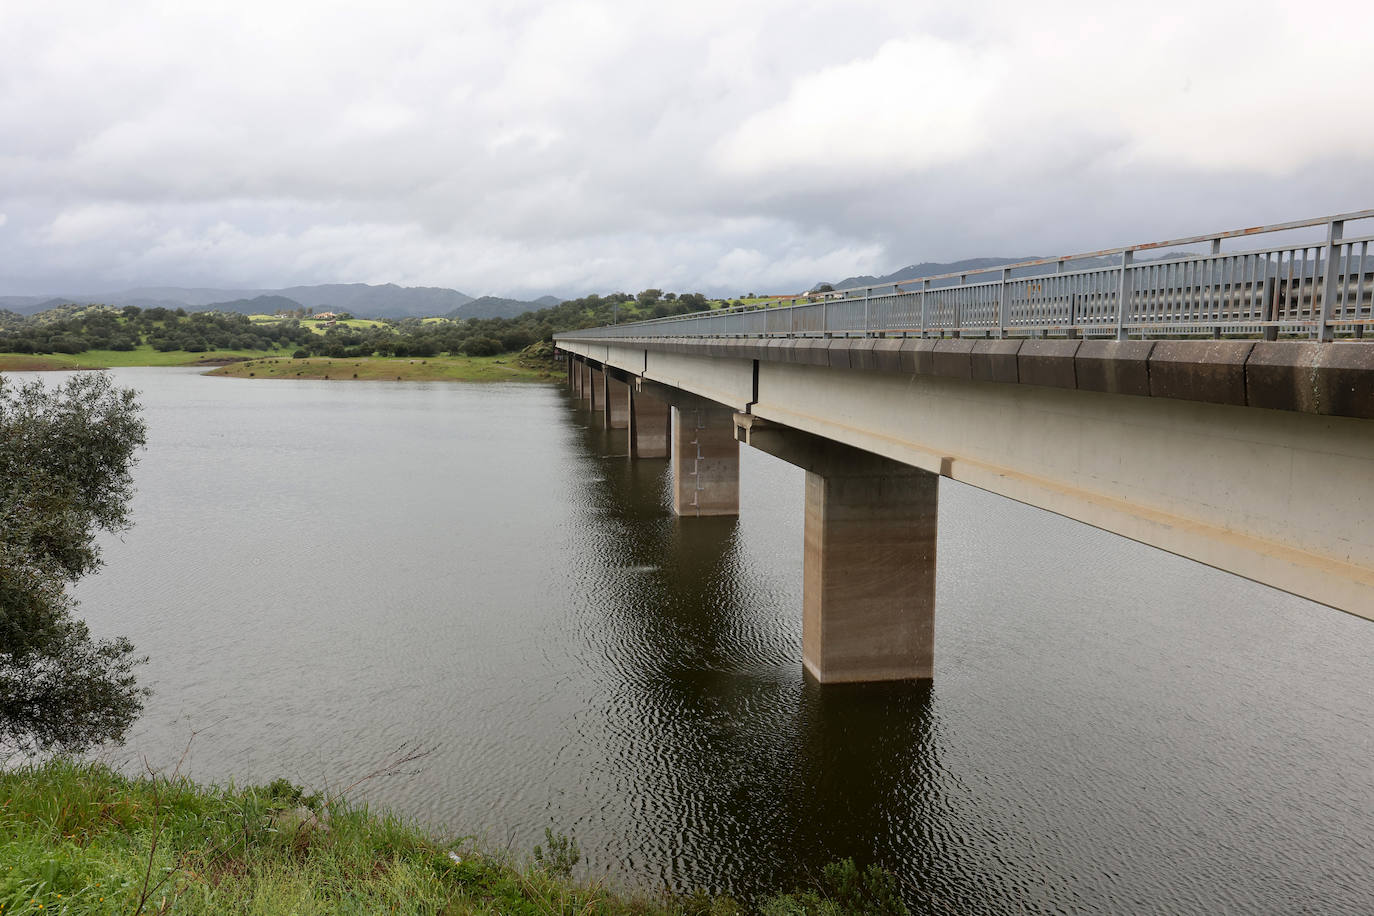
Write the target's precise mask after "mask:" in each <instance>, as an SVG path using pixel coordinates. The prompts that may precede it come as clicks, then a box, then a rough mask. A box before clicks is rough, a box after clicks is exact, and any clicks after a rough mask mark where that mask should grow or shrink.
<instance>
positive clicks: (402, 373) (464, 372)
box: [207, 353, 553, 382]
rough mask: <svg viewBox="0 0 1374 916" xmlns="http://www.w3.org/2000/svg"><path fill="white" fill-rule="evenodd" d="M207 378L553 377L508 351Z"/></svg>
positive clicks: (229, 369)
mask: <svg viewBox="0 0 1374 916" xmlns="http://www.w3.org/2000/svg"><path fill="white" fill-rule="evenodd" d="M207 374H209V375H225V376H231V377H233V378H269V379H270V378H310V379H331V380H332V379H348V380H352V379H358V380H359V381H367V380H372V381H391V382H400V381H404V382H420V381H450V382H453V381H459V382H498V381H502V382H509V381H516V382H519V381H538V380H540V379H548V378H552V377H553V373H552V371H551V369H550V368H549V365H548V364H547V363H544V362H540V361H536V360H527V359H523V358H521V357H520V356H518V355H517V354H511V353H507V354H505V355H504V356H431V357H429V358H427V359H420V358H417V357H403V356H389V357H383V356H371V357H355V358H350V359H334V358H330V357H326V356H312V357H308V358H304V359H291V358H289V357H278V358H259V359H252V360H247V361H245V362H236V363H232V364H230V365H227V366H222V367H220V368H218V369H215V370H214V371H212V372H209V373H207Z"/></svg>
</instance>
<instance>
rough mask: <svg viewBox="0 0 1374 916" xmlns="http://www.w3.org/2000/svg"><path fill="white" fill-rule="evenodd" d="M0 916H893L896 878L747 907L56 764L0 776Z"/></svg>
mask: <svg viewBox="0 0 1374 916" xmlns="http://www.w3.org/2000/svg"><path fill="white" fill-rule="evenodd" d="M0 863H3V865H2V866H0V913H4V914H5V916H14V914H25V916H37V914H48V913H61V914H71V916H85V914H91V916H95V914H102V916H103V914H114V913H162V912H171V911H175V912H178V913H215V914H220V913H254V914H275V913H292V914H309V913H321V914H323V913H381V912H387V913H415V914H420V913H425V914H434V913H441V914H450V916H459V914H469V913H472V914H476V913H502V914H510V913H520V914H524V913H529V914H549V913H569V914H572V913H577V914H643V916H653V914H664V916H668V914H674V916H678V914H681V916H689V914H690V916H707V914H710V916H729V914H742V913H746V912H758V913H760V914H767V916H784V914H798V916H803V914H827V916H843V914H847V913H875V912H876V913H905V912H906V909H905V907H904V906H903V905H902V904H901V903H900V901H899V899H898V898H897V897H896V886H895V881H894V880H893V879H892V878H891V877H890V876H888V875H886V873H883V872H878V871H876V870H874V871H871V872H868V873H860V872H858V871H857V870H855V869H853V868H852V866H845V865H843V864H841V865H838V866H831V867H829V868H827V869H826V874H825V875H823V876H822V878H821V881H822V884H823V886H825V887H826V888H828V889H827V890H817V891H808V892H804V893H796V894H782V895H777V896H773V897H769V898H768V899H765V900H763V901H760V902H759V904H758V906H757V908H753V907H748V908H746V907H745V906H743V905H741V904H739V903H737V902H736V901H734V900H731V899H730V898H728V897H713V896H711V895H708V894H705V893H698V894H694V895H691V896H671V895H666V894H660V895H652V896H649V895H635V894H628V893H624V892H620V891H617V890H614V889H611V888H608V887H607V886H605V885H604V883H603V882H601V881H598V880H591V879H588V878H583V877H578V875H579V874H582V873H585V870H584V869H581V868H579V864H580V862H579V855H578V850H577V846H576V844H575V842H573V841H571V840H568V839H567V838H564V837H559V836H556V835H552V834H549V835H548V838H547V842H546V843H545V844H543V845H542V847H541V848H538V849H537V850H536V852H535V854H534V855H533V856H532V857H531V858H528V859H525V860H520V859H518V858H516V857H514V856H513V855H511V854H510V853H509V852H506V853H491V852H487V851H483V850H480V849H477V848H474V846H473V843H472V841H471V839H470V838H462V837H460V838H443V837H436V836H432V835H429V834H427V833H425V832H424V831H422V830H421V829H419V828H418V827H416V826H414V825H412V824H410V823H408V822H406V821H404V820H402V819H400V818H398V817H396V816H394V815H392V814H389V813H387V812H384V811H371V810H369V809H368V808H367V807H366V806H362V805H355V804H352V803H350V802H348V801H346V800H344V799H342V798H337V797H335V798H326V797H323V796H321V795H317V794H308V793H306V792H305V791H304V790H302V789H300V788H298V787H296V786H292V785H291V784H289V783H287V782H285V781H284V780H278V781H276V782H273V783H271V784H270V785H267V786H258V787H245V788H235V787H232V786H231V787H217V786H209V787H202V786H198V785H196V784H195V783H192V782H190V781H189V780H186V779H182V778H175V777H173V778H154V777H143V778H138V779H130V778H127V777H124V776H121V775H119V774H118V773H115V772H114V771H112V770H110V769H108V768H106V767H104V766H101V765H98V764H77V763H71V762H68V761H64V760H57V761H51V762H48V763H45V764H42V765H38V766H30V767H21V768H18V769H15V770H11V771H8V772H4V773H0Z"/></svg>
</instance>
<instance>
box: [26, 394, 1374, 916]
mask: <svg viewBox="0 0 1374 916" xmlns="http://www.w3.org/2000/svg"><path fill="white" fill-rule="evenodd" d="M115 374H116V376H117V377H118V379H119V380H120V381H121V382H123V383H124V384H128V385H133V386H136V387H138V388H140V389H141V390H142V391H143V393H144V403H145V404H146V405H147V418H148V422H149V439H150V444H149V447H148V449H147V451H146V453H145V455H144V458H143V460H142V463H141V464H140V465H139V468H138V485H139V494H138V497H137V500H136V503H135V507H134V508H135V515H136V522H137V524H136V527H135V528H134V529H133V530H132V531H131V532H129V533H127V534H126V535H124V536H123V537H122V539H119V540H113V539H112V540H111V541H110V542H109V543H108V545H107V547H106V551H105V557H106V560H107V561H108V566H107V568H106V569H105V570H104V571H103V572H102V573H101V574H100V575H98V576H96V577H94V578H92V579H90V580H88V581H86V582H85V583H83V584H82V585H81V587H80V590H79V591H80V597H81V599H82V601H83V603H84V610H85V613H86V614H87V616H88V617H89V618H90V620H91V622H92V625H93V627H94V628H95V629H96V630H97V631H99V632H101V633H109V634H113V633H125V634H128V635H129V636H131V637H132V638H133V639H134V641H135V642H136V643H137V644H138V646H139V648H140V649H141V650H142V651H144V652H147V653H148V654H149V655H150V656H151V657H152V660H151V662H150V663H149V665H148V666H147V667H146V669H145V671H144V680H145V682H146V683H148V684H149V685H151V686H152V687H153V689H154V690H155V694H154V696H153V698H152V700H151V702H150V703H149V706H148V710H147V713H146V715H145V716H144V718H143V719H142V720H141V722H140V723H139V725H138V726H137V727H136V729H135V731H134V733H133V734H132V736H131V739H130V741H129V743H128V745H127V747H126V748H125V749H124V750H122V751H120V752H117V758H116V759H118V760H123V761H131V760H133V759H135V758H136V757H138V756H142V755H146V756H147V757H148V758H149V759H150V760H152V761H153V762H155V763H160V764H164V765H170V764H172V763H173V762H174V761H175V760H176V758H177V757H178V756H179V755H180V752H181V748H182V747H183V746H184V744H185V742H186V741H187V739H188V737H189V736H190V734H191V732H192V730H198V734H197V736H196V738H195V740H194V742H193V744H192V748H191V754H190V769H191V772H192V774H193V775H194V776H196V777H197V778H200V779H202V780H226V779H231V778H232V779H235V780H238V781H262V780H267V779H269V778H272V777H275V776H282V775H284V776H287V777H289V778H291V779H293V780H296V781H299V782H303V783H307V784H310V785H314V786H323V785H325V784H326V783H328V784H330V785H340V784H346V783H347V782H349V781H351V780H352V779H354V778H356V777H357V776H359V775H361V774H364V773H366V772H368V771H370V770H372V769H373V768H374V767H376V766H377V765H378V764H379V763H381V762H383V761H385V760H386V759H387V758H388V757H390V756H391V755H393V754H394V753H395V752H396V750H397V749H398V748H400V747H402V746H403V745H406V746H416V745H418V746H424V747H432V748H434V751H433V753H431V754H430V755H429V756H428V757H427V758H425V759H424V760H423V761H421V762H420V763H418V764H417V765H416V766H415V767H414V768H413V769H414V772H408V773H405V774H400V775H396V776H391V777H387V778H383V779H377V780H373V781H371V782H369V783H367V784H366V786H365V790H366V796H365V797H366V798H367V799H368V800H370V801H373V802H377V803H382V804H386V805H390V806H393V807H395V808H397V809H399V810H401V811H403V812H406V813H408V814H411V815H414V816H416V817H419V818H421V819H423V820H425V821H426V822H429V823H431V824H433V825H435V826H437V827H440V828H444V829H449V830H452V831H453V832H455V833H461V834H476V835H479V836H480V837H482V838H483V839H484V840H485V841H486V842H487V843H489V844H492V845H495V846H499V847H502V848H505V847H507V846H509V847H510V848H511V849H513V850H515V851H517V852H521V853H524V852H527V851H528V850H529V849H530V848H531V847H532V846H533V844H534V843H536V842H538V841H539V840H540V839H541V838H542V832H543V829H544V828H545V827H546V826H548V827H552V828H554V829H556V830H561V831H565V832H568V833H571V834H573V835H575V836H576V837H577V839H578V840H579V841H580V842H581V844H582V847H583V850H584V853H585V857H586V859H587V862H586V869H587V871H588V873H589V874H593V875H596V874H602V873H605V872H609V873H610V875H611V876H612V878H613V879H614V880H615V881H617V882H619V883H620V884H622V885H630V886H638V887H646V888H652V887H662V886H664V885H667V886H670V887H673V888H678V889H690V888H694V887H699V886H700V887H707V888H712V889H717V890H729V891H733V892H735V893H739V894H745V895H748V894H751V893H754V892H757V891H759V890H760V889H766V888H773V887H776V886H779V885H783V886H789V885H791V884H793V883H795V882H798V881H801V880H803V879H804V878H805V877H806V875H807V874H809V873H814V872H815V871H817V870H818V869H819V867H820V865H821V864H823V863H825V862H827V861H829V860H831V859H834V858H836V857H839V856H846V855H852V856H855V857H856V858H858V859H860V860H862V861H878V862H881V863H883V864H884V865H886V866H888V867H889V868H891V869H893V870H895V871H896V872H897V873H898V874H899V875H900V876H901V877H902V879H903V880H904V881H905V883H906V884H907V886H908V889H909V894H910V896H911V899H912V901H913V903H915V904H916V905H917V907H918V908H919V909H922V910H928V911H933V912H968V913H1027V912H1112V913H1121V912H1146V911H1148V912H1177V913H1201V912H1209V913H1210V912H1222V911H1230V912H1272V913H1279V912H1283V913H1287V912H1312V913H1368V912H1370V911H1371V909H1374V740H1372V736H1374V678H1371V671H1372V670H1374V624H1370V623H1369V622H1366V621H1362V620H1359V619H1357V618H1354V617H1350V616H1346V615H1343V614H1340V613H1338V612H1335V611H1331V610H1328V609H1324V608H1321V607H1318V606H1315V605H1312V604H1309V603H1307V602H1304V601H1301V600H1298V599H1295V598H1292V597H1289V596H1286V595H1282V594H1279V593H1277V592H1274V591H1271V590H1269V589H1266V588H1263V587H1261V586H1258V585H1255V584H1253V583H1249V582H1245V581H1242V580H1239V579H1236V578H1233V577H1230V576H1227V575H1225V574H1222V573H1219V572H1216V571H1214V570H1210V569H1206V568H1203V567H1201V566H1198V565H1196V564H1193V563H1190V562H1187V561H1185V560H1181V559H1179V558H1176V557H1172V556H1169V555H1167V554H1164V553H1160V552H1158V551H1155V550H1152V549H1150V548H1147V547H1144V546H1141V545H1139V544H1134V543H1131V542H1129V541H1126V540H1123V539H1120V538H1117V537H1114V536H1111V535H1108V534H1105V533H1102V532H1100V531H1096V530H1093V529H1091V528H1088V527H1086V526H1083V525H1079V524H1076V523H1074V522H1071V521H1067V520H1065V519H1062V518H1058V517H1056V516H1053V515H1050V514H1047V513H1044V512H1040V511H1038V510H1035V509H1031V508H1028V507H1026V506H1022V505H1019V504H1017V503H1014V502H1010V501H1008V500H1004V499H1001V498H999V497H996V496H992V495H989V494H987V493H983V492H980V491H978V490H974V489H971V488H968V487H964V486H961V485H958V484H952V483H950V482H949V481H942V482H941V491H940V499H941V505H940V526H941V531H940V542H939V550H940V562H939V572H938V583H939V584H938V602H939V605H938V606H939V614H938V618H937V637H936V639H937V655H936V664H937V674H936V679H935V681H934V686H933V687H931V686H925V687H921V686H910V685H906V686H885V687H827V688H824V689H821V688H819V687H817V686H815V685H814V684H809V683H807V681H806V680H805V679H804V678H803V675H802V668H801V559H802V549H801V548H802V498H803V490H802V484H803V475H802V474H801V472H799V471H798V470H796V469H794V468H792V467H789V466H787V465H785V464H783V463H781V462H779V461H777V460H775V459H772V458H770V457H768V456H765V455H762V454H760V453H758V452H755V451H751V450H747V449H746V450H744V452H743V466H742V470H741V474H742V478H743V481H744V487H743V497H742V504H741V513H740V518H739V519H738V521H735V520H708V519H701V520H698V519H685V520H679V519H675V518H673V517H672V516H671V515H670V514H669V513H668V511H667V510H666V508H665V507H666V506H667V496H666V492H667V491H666V486H667V482H668V481H667V468H666V463H665V462H661V461H640V462H636V463H631V462H629V461H628V460H627V459H626V457H625V455H626V443H625V434H624V432H623V431H604V430H601V429H600V428H598V425H597V424H596V423H595V422H594V420H593V418H592V416H591V415H590V414H588V413H587V412H585V411H578V410H576V409H574V404H573V402H571V401H570V400H569V399H568V397H567V395H566V394H565V393H564V392H563V390H562V389H561V388H557V387H552V386H548V387H546V386H529V385H524V386H513V385H512V386H477V385H458V384H401V383H397V384H386V383H380V384H378V383H362V382H358V383H348V382H311V381H302V382H287V381H250V380H236V379H212V378H204V377H201V376H199V375H197V374H195V373H194V372H190V371H182V370H122V371H119V372H117V373H115ZM49 378H50V379H51V378H52V377H51V376H49Z"/></svg>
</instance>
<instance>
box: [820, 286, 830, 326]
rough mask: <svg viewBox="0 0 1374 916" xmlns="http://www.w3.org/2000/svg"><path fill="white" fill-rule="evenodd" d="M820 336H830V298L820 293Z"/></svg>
mask: <svg viewBox="0 0 1374 916" xmlns="http://www.w3.org/2000/svg"><path fill="white" fill-rule="evenodd" d="M821 336H822V337H829V336H830V300H829V299H827V298H826V297H825V293H821Z"/></svg>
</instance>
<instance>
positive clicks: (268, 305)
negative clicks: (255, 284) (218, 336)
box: [205, 296, 303, 315]
mask: <svg viewBox="0 0 1374 916" xmlns="http://www.w3.org/2000/svg"><path fill="white" fill-rule="evenodd" d="M299 308H303V305H302V304H301V303H299V302H297V301H296V300H295V299H288V298H286V297H285V296H254V297H253V298H252V299H233V300H230V301H229V302H211V303H210V304H209V305H206V306H205V311H207V312H242V313H243V314H245V315H275V314H277V312H289V311H295V310H296V309H299Z"/></svg>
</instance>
